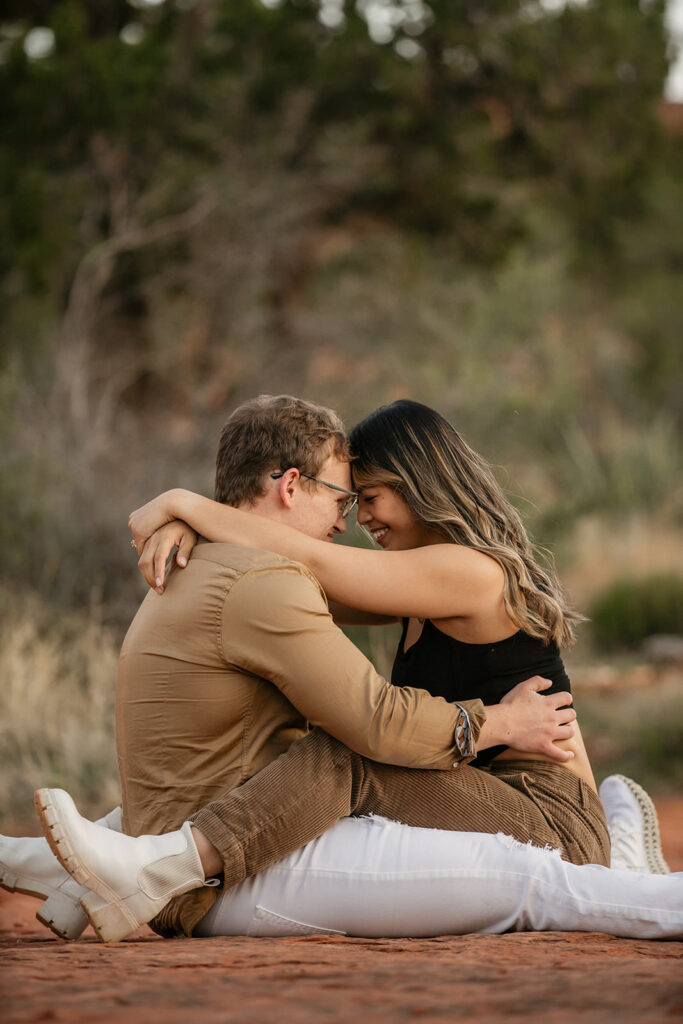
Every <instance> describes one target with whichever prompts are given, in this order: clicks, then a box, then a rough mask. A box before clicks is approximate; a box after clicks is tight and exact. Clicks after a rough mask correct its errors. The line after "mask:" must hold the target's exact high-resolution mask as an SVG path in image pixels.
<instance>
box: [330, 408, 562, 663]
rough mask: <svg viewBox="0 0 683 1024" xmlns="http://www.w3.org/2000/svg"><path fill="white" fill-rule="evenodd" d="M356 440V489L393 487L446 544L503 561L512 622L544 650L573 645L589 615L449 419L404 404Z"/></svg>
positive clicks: (369, 423)
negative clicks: (567, 592)
mask: <svg viewBox="0 0 683 1024" xmlns="http://www.w3.org/2000/svg"><path fill="white" fill-rule="evenodd" d="M350 441H351V451H352V454H353V462H352V468H353V477H354V485H355V487H356V488H361V489H362V488H363V487H364V486H368V485H370V484H386V485H388V486H389V487H392V488H393V489H394V490H395V491H396V492H397V493H398V494H399V495H400V496H401V497H402V498H403V500H404V501H405V502H406V504H407V505H408V508H409V509H410V511H411V512H412V514H413V515H414V516H415V518H416V519H418V520H419V521H420V522H422V523H424V524H425V525H426V526H428V527H430V528H431V529H433V530H434V531H435V532H436V533H438V534H441V536H442V537H443V538H444V540H445V541H450V542H451V543H453V544H462V545H465V546H466V547H469V548H474V549H475V550H476V551H481V552H483V554H485V555H489V556H490V557H491V558H493V559H495V560H496V562H498V564H499V565H500V566H501V568H502V570H503V572H504V573H505V590H504V600H505V611H506V612H507V614H508V616H509V618H510V619H511V620H512V622H514V624H515V625H516V626H517V627H518V628H519V629H522V630H524V632H526V633H529V634H530V635H531V636H535V637H539V638H540V639H542V640H543V642H544V643H550V642H551V641H555V643H557V645H558V647H562V646H566V645H568V644H570V643H572V642H573V640H574V634H573V630H572V622H575V621H578V620H580V619H581V616H580V615H578V614H577V613H576V612H573V611H572V610H571V609H570V608H569V607H568V605H567V602H566V599H565V597H564V595H563V593H562V588H561V586H560V583H559V581H558V579H557V577H556V575H555V572H554V570H553V569H551V568H544V567H543V566H542V565H541V564H540V563H539V560H538V555H537V552H536V550H535V549H534V546H533V545H532V543H531V541H530V540H529V537H528V536H527V533H526V530H525V529H524V525H523V523H522V520H521V517H520V515H519V513H518V512H517V510H516V509H515V508H514V507H513V505H512V504H511V503H510V501H509V500H508V499H507V498H506V497H505V494H504V493H503V491H502V489H501V488H500V486H499V485H498V483H497V482H496V479H495V477H494V475H493V473H492V471H491V468H490V466H489V465H488V464H487V463H486V462H485V460H484V459H482V458H481V456H479V455H477V453H476V452H475V451H473V450H472V449H471V448H470V446H469V445H468V444H467V443H466V442H465V441H464V440H463V439H462V437H461V436H460V434H458V432H457V431H456V430H455V429H454V428H453V427H452V426H451V424H450V423H449V422H448V421H447V420H445V419H444V418H443V416H440V415H439V413H437V412H435V411H434V410H433V409H430V408H429V407H428V406H426V405H422V404H421V403H420V402H412V401H410V400H408V399H405V398H404V399H401V400H400V401H398V402H392V404H391V405H384V406H382V407H381V408H380V409H377V410H376V411H375V412H373V413H371V414H370V416H368V417H367V418H366V419H364V420H363V421H362V423H359V424H358V426H357V427H355V429H354V430H353V432H352V433H351V438H350Z"/></svg>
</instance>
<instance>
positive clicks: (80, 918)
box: [36, 892, 88, 939]
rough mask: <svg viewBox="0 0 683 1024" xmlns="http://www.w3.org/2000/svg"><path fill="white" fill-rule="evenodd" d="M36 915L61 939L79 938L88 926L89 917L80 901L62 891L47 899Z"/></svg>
mask: <svg viewBox="0 0 683 1024" xmlns="http://www.w3.org/2000/svg"><path fill="white" fill-rule="evenodd" d="M36 917H37V918H38V920H39V921H40V922H41V924H44V925H45V927H46V928H49V929H50V931H52V932H54V933H55V935H58V936H59V937H60V939H77V938H79V936H80V935H82V934H83V932H84V931H85V929H86V928H87V927H88V918H87V916H86V914H85V911H84V910H83V909H82V908H81V907H80V906H79V903H78V901H77V900H76V901H74V900H72V899H70V898H69V897H68V896H66V895H64V893H61V892H57V893H55V894H54V895H53V896H50V897H49V899H46V900H45V902H44V903H43V904H42V905H41V907H40V908H39V909H38V910H37V911H36Z"/></svg>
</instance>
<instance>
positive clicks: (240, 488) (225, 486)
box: [214, 395, 349, 505]
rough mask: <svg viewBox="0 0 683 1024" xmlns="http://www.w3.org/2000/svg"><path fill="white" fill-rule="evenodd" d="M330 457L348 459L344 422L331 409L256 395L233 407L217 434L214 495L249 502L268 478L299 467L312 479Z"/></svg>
mask: <svg viewBox="0 0 683 1024" xmlns="http://www.w3.org/2000/svg"><path fill="white" fill-rule="evenodd" d="M330 455H336V456H338V457H339V458H341V459H348V458H349V449H348V443H347V440H346V434H345V432H344V424H343V423H342V421H341V420H340V419H339V417H338V416H337V414H336V413H335V412H333V411H332V409H326V408H325V407H324V406H322V405H314V404H313V403H312V402H306V401H304V400H303V399H301V398H292V396H291V395H259V397H258V398H253V399H251V400H250V401H248V402H244V403H243V404H242V405H240V406H238V407H237V409H235V411H234V412H233V413H232V414H231V416H230V417H229V419H228V421H227V423H226V424H225V426H224V427H223V430H222V431H221V438H220V442H219V444H218V454H217V455H216V487H215V494H214V497H215V499H216V501H220V502H222V503H223V504H225V505H239V504H241V503H242V502H250V503H251V502H254V501H255V500H256V499H257V498H259V497H260V496H261V495H262V494H263V493H264V491H265V485H266V482H267V478H268V474H269V473H273V472H276V471H278V470H283V471H284V470H287V469H292V468H294V469H298V470H299V472H301V473H306V474H307V475H308V476H317V475H318V473H319V472H320V469H321V467H322V465H323V463H324V462H325V460H326V459H327V458H329V456H330Z"/></svg>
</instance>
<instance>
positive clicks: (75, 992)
mask: <svg viewBox="0 0 683 1024" xmlns="http://www.w3.org/2000/svg"><path fill="white" fill-rule="evenodd" d="M657 807H658V810H659V813H660V821H661V826H662V840H663V844H664V852H665V855H666V856H667V859H668V860H669V863H670V864H671V867H672V868H673V869H675V870H683V798H679V799H668V800H661V801H658V802H657ZM36 907H37V903H36V901H35V900H33V899H31V898H30V897H27V896H18V895H9V894H8V893H5V892H2V891H1V890H0V963H1V967H0V992H1V993H2V997H1V998H2V1004H0V1006H1V1007H2V1008H1V1009H0V1018H2V1020H3V1021H4V1022H5V1024H19V1022H21V1024H28V1022H38V1021H57V1022H59V1021H64V1022H66V1021H68V1022H70V1024H91V1022H97V1024H100V1022H106V1024H118V1022H119V1021H120V1022H123V1021H126V1024H137V1022H138V1021H144V1022H145V1024H162V1022H163V1024H186V1022H192V1024H194V1022H198V1024H214V1022H225V1021H230V1022H239V1024H271V1022H272V1024H275V1022H277V1024H290V1022H291V1024H313V1022H315V1024H319V1022H330V1024H337V1022H339V1024H341V1022H345V1024H346V1022H348V1021H350V1020H351V1021H353V1020H355V1021H356V1022H357V1024H365V1022H366V1021H372V1022H373V1024H375V1022H377V1024H399V1022H403V1021H414V1020H425V1021H429V1022H430V1024H442V1022H443V1024H446V1022H448V1024H457V1022H460V1021H463V1022H464V1021H468V1022H470V1021H472V1022H475V1021H476V1024H499V1022H500V1021H507V1020H510V1021H520V1022H521V1021H524V1022H527V1021H531V1022H538V1024H569V1022H570V1021H571V1022H572V1024H574V1022H575V1021H576V1020H577V1019H579V1018H580V1020H581V1024H597V1022H600V1024H603V1022H605V1024H606V1022H610V1024H612V1022H613V1021H618V1024H671V1022H672V1021H676V1020H683V963H682V961H683V942H647V941H643V940H629V939H615V938H611V937H609V936H604V935H594V934H585V933H574V934H572V933H568V932H544V933H539V934H529V933H526V934H515V935H513V934H510V935H495V936H494V935H469V936H462V937H444V938H438V939H347V938H338V937H336V936H332V937H330V936H315V937H303V938H291V939H253V938H220V939H201V940H200V939H176V940H173V941H170V942H169V941H163V940H162V939H159V938H157V937H156V936H154V935H152V933H151V932H149V931H148V930H146V929H145V930H144V932H143V931H140V933H138V935H137V936H135V937H134V938H131V939H128V940H126V941H125V942H122V943H117V944H112V945H102V944H100V943H97V942H96V941H95V940H94V938H86V939H84V940H82V941H81V942H78V943H67V942H62V941H60V940H59V939H56V938H54V937H53V936H50V933H48V932H46V931H45V929H44V928H43V927H42V926H41V925H39V924H38V922H37V921H36V920H35V918H34V916H33V915H34V913H35V909H36ZM86 934H87V935H90V934H92V933H86Z"/></svg>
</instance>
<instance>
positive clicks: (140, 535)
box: [128, 491, 176, 555]
mask: <svg viewBox="0 0 683 1024" xmlns="http://www.w3.org/2000/svg"><path fill="white" fill-rule="evenodd" d="M174 493H175V492H174V491H164V493H163V494H159V495H158V496H157V497H156V498H152V500H151V501H148V502H147V504H146V505H142V506H141V507H140V508H137V509H136V510H135V512H131V514H130V515H129V516H128V529H129V530H130V532H131V533H132V534H133V543H134V544H135V550H136V551H137V553H138V555H142V550H143V548H144V546H145V544H146V542H147V541H148V540H149V539H150V538H151V536H152V534H153V533H154V531H155V530H158V529H160V527H162V526H165V525H166V523H170V522H171V521H172V520H173V519H175V518H176V514H175V512H174V511H173V496H174Z"/></svg>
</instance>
